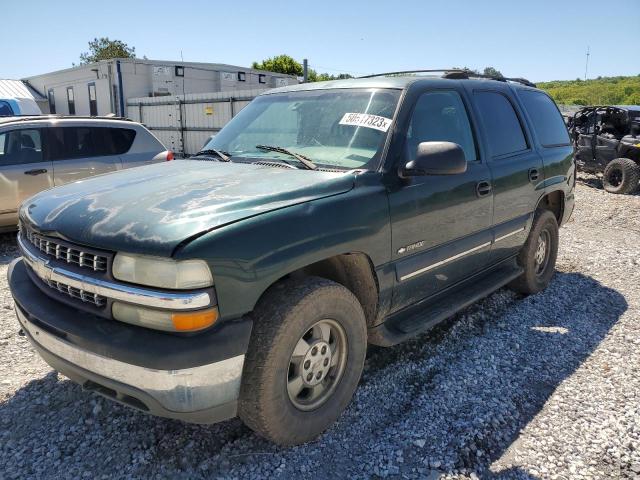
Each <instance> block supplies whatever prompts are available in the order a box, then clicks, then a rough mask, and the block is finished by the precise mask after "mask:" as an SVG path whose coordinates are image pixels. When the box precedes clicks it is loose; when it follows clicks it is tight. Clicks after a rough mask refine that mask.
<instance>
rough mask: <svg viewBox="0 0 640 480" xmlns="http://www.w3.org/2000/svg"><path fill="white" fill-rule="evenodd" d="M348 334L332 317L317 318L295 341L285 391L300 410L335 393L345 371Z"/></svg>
mask: <svg viewBox="0 0 640 480" xmlns="http://www.w3.org/2000/svg"><path fill="white" fill-rule="evenodd" d="M346 352H347V336H346V334H345V332H344V329H343V328H342V326H340V324H338V322H336V321H334V320H329V319H326V320H320V321H319V322H316V323H315V324H314V325H313V326H312V327H311V328H310V329H309V330H307V331H306V332H305V333H304V334H303V335H302V337H300V339H299V340H298V342H297V343H296V346H295V348H294V349H293V353H292V354H291V358H290V360H289V371H288V375H287V393H288V394H289V399H290V400H291V403H293V405H294V406H295V407H296V408H298V409H300V410H313V409H315V408H318V407H319V406H320V405H322V404H323V403H324V402H326V401H327V399H328V398H329V397H330V396H331V394H332V393H333V392H334V390H335V388H336V386H337V385H338V382H339V381H340V379H341V378H342V374H343V373H344V367H345V364H346V360H347V353H346Z"/></svg>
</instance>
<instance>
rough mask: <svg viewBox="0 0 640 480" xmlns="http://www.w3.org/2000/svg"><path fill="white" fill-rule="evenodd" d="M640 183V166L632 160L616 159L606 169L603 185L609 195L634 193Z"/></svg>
mask: <svg viewBox="0 0 640 480" xmlns="http://www.w3.org/2000/svg"><path fill="white" fill-rule="evenodd" d="M639 182H640V165H638V164H637V163H636V162H634V161H633V160H631V159H630V158H615V159H613V160H611V161H610V162H609V163H608V164H607V166H606V167H605V169H604V175H603V177H602V183H603V184H604V189H605V190H606V191H607V192H609V193H633V192H634V191H636V189H637V188H638V183H639Z"/></svg>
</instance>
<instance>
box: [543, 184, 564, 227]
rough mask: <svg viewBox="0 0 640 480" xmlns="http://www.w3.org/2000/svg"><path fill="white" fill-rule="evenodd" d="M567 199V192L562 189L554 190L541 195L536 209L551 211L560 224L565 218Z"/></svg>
mask: <svg viewBox="0 0 640 480" xmlns="http://www.w3.org/2000/svg"><path fill="white" fill-rule="evenodd" d="M565 201H566V199H565V193H564V192H563V191H562V190H553V191H551V192H548V193H546V194H544V195H543V196H542V197H540V200H538V204H537V205H536V210H549V211H551V212H552V213H553V214H554V215H555V217H556V220H557V221H558V225H560V224H561V223H562V219H563V218H564V211H565Z"/></svg>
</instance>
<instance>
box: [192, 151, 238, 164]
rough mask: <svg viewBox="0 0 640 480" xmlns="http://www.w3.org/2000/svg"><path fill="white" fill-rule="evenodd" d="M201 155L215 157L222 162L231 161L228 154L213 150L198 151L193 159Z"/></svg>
mask: <svg viewBox="0 0 640 480" xmlns="http://www.w3.org/2000/svg"><path fill="white" fill-rule="evenodd" d="M201 155H202V156H207V155H209V156H210V155H215V156H217V157H218V158H219V159H220V160H222V161H223V162H230V161H231V154H230V153H229V152H224V151H222V150H216V149H215V148H206V149H204V150H200V151H199V152H198V153H196V154H195V155H194V157H199V156H201Z"/></svg>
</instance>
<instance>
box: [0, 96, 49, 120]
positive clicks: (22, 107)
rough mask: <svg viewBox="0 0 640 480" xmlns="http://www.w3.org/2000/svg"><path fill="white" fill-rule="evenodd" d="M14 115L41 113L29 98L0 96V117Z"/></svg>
mask: <svg viewBox="0 0 640 480" xmlns="http://www.w3.org/2000/svg"><path fill="white" fill-rule="evenodd" d="M14 115H42V111H41V110H40V107H38V104H37V103H36V102H35V101H34V100H32V99H31V98H0V117H10V116H14Z"/></svg>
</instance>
